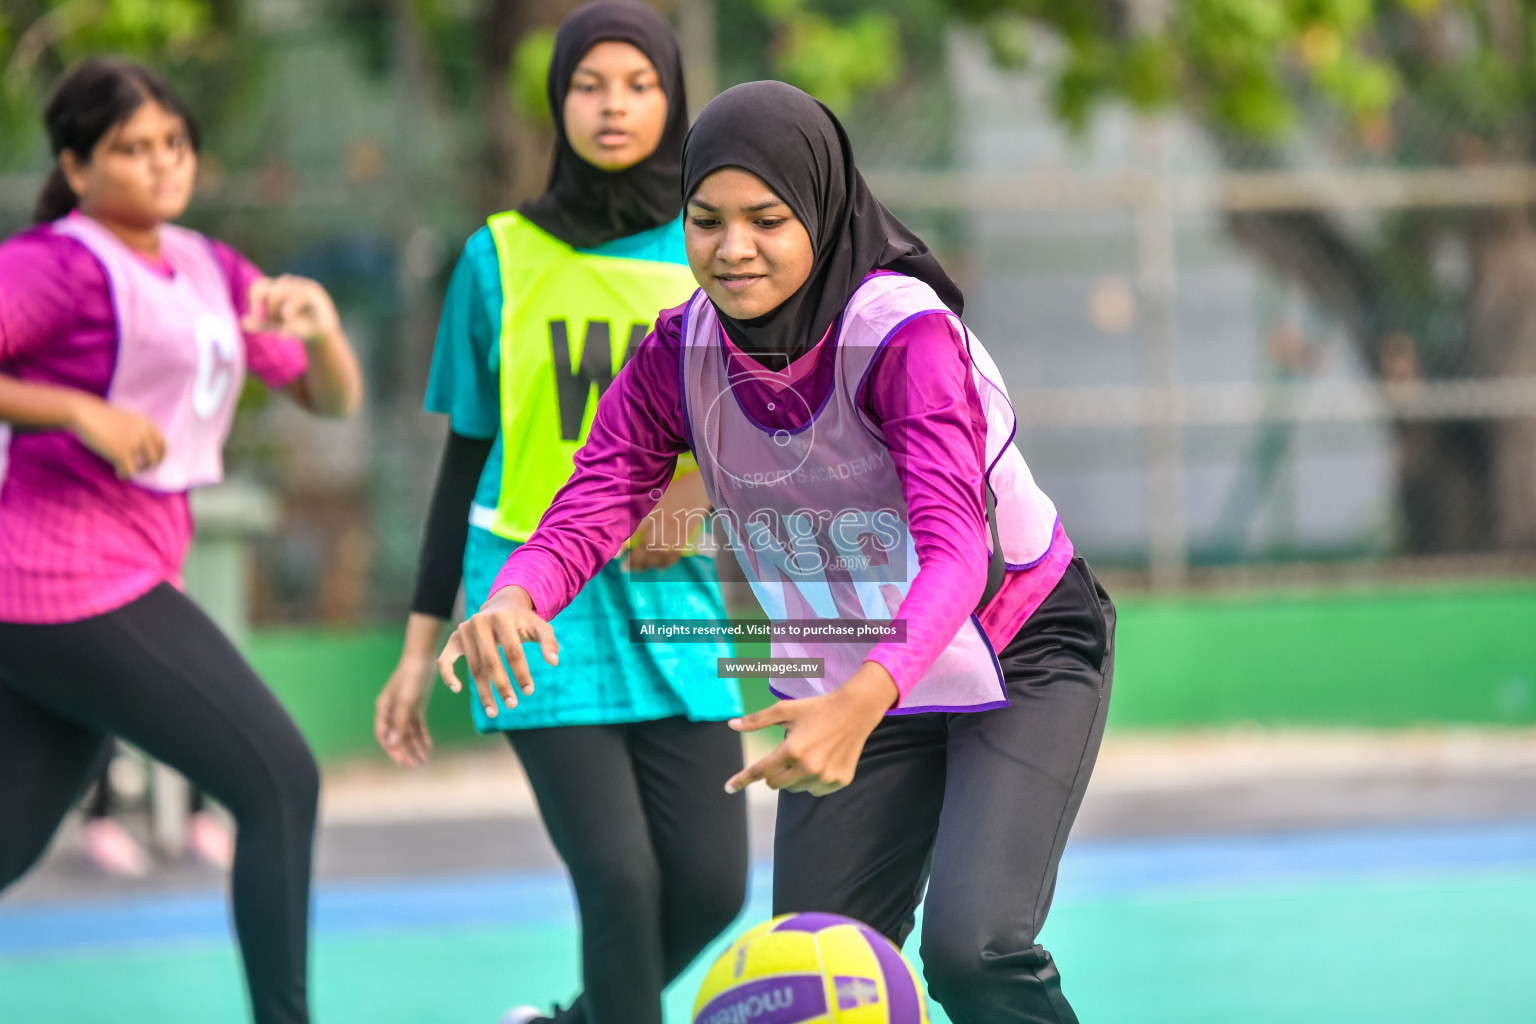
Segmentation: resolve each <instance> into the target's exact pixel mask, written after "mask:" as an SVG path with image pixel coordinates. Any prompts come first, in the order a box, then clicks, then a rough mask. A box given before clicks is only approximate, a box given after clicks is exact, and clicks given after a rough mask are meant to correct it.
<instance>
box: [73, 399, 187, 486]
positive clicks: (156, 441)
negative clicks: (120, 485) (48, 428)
mask: <svg viewBox="0 0 1536 1024" xmlns="http://www.w3.org/2000/svg"><path fill="white" fill-rule="evenodd" d="M70 429H71V430H72V431H73V432H74V434H75V436H76V437H78V438H79V439H80V441H81V443H82V444H84V445H85V446H86V447H87V448H89V449H90V450H91V451H93V452H95V453H96V454H97V455H100V456H101V457H102V458H103V459H106V460H107V461H108V462H109V463H111V464H112V469H113V470H114V471H116V473H117V478H118V479H119V480H127V479H128V478H129V477H131V476H133V475H134V474H136V473H142V472H144V471H145V470H147V469H153V468H154V467H155V466H158V465H159V464H160V460H161V459H163V458H165V437H164V435H162V434H161V433H160V428H159V427H157V426H155V423H154V421H153V420H151V419H150V418H149V417H147V416H144V415H142V414H140V413H136V412H133V411H132V410H129V409H119V408H118V407H117V406H114V405H108V404H107V403H106V402H104V401H102V400H101V399H99V398H97V397H96V396H94V395H81V396H80V398H79V400H78V401H77V402H76V404H75V408H74V411H73V415H72V416H71V417H70Z"/></svg>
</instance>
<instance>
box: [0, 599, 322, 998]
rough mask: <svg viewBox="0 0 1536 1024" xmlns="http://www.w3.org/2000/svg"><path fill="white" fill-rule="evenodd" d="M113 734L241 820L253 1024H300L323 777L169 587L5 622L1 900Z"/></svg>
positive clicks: (237, 880) (262, 690)
mask: <svg viewBox="0 0 1536 1024" xmlns="http://www.w3.org/2000/svg"><path fill="white" fill-rule="evenodd" d="M112 736H121V737H122V738H123V739H125V740H128V741H129V742H130V743H133V744H135V745H137V746H138V747H140V748H142V749H143V750H144V751H145V752H146V753H148V754H149V755H150V756H151V757H153V758H155V759H156V760H158V761H162V762H164V763H165V764H168V765H170V766H171V767H173V768H175V769H176V770H177V771H179V772H181V773H182V774H183V775H185V776H186V777H187V778H188V779H189V780H191V782H192V784H193V785H195V786H197V787H198V788H199V789H201V790H203V791H205V792H207V793H208V794H209V795H211V796H212V797H214V798H215V799H216V800H218V801H219V802H220V803H222V804H223V805H224V806H225V807H227V808H229V810H230V813H232V814H233V815H234V816H235V821H236V823H237V825H238V828H239V831H238V838H237V841H236V845H235V865H234V872H233V877H232V879H231V888H232V890H233V902H234V918H235V929H236V931H237V932H238V934H239V937H240V949H241V954H242V956H243V957H244V961H245V973H246V980H247V982H248V983H249V986H250V994H251V1005H252V1009H253V1011H254V1014H255V1019H256V1024H304V1022H306V1021H308V1020H309V1012H308V1010H307V1008H306V997H305V978H306V942H307V929H308V920H309V871H310V851H311V847H312V844H313V836H314V827H315V807H316V802H317V800H318V798H319V792H320V773H319V770H318V769H317V767H316V766H315V759H314V757H313V755H311V754H310V751H309V747H308V746H307V745H306V744H305V742H304V738H303V737H302V736H300V735H299V731H298V729H297V728H296V727H295V726H294V724H293V721H292V719H290V718H289V717H288V713H287V712H286V711H284V710H283V707H282V705H281V704H279V703H278V701H277V698H276V697H275V696H273V694H272V691H271V690H269V689H267V687H266V685H265V684H263V683H262V681H261V680H260V679H259V678H257V676H256V674H255V673H254V672H253V671H252V670H251V667H250V666H249V665H247V664H246V662H245V659H244V658H242V657H241V656H240V654H239V652H237V651H236V650H235V649H234V647H233V646H232V645H231V644H230V643H229V641H228V640H227V639H226V638H225V637H224V634H223V633H221V632H220V631H219V629H218V627H217V626H215V625H214V624H213V622H212V620H210V619H209V618H208V617H207V616H206V615H204V614H203V612H202V611H201V610H200V609H199V608H198V607H197V606H196V605H194V604H193V603H192V602H191V601H190V600H188V599H187V598H186V597H185V596H184V595H183V594H181V593H180V592H179V591H177V590H176V589H175V588H174V587H171V586H170V585H169V584H162V585H161V586H159V587H156V588H155V589H154V590H152V591H150V592H149V593H148V594H146V595H145V596H144V597H141V598H139V599H138V600H136V601H133V602H131V603H130V604H127V605H125V606H124V607H122V608H119V609H117V610H116V611H113V612H108V613H107V614H105V615H98V616H96V617H94V618H90V619H84V620H82V621H80V622H70V623H63V624H60V625H48V626H35V625H17V624H12V623H0V889H3V888H5V887H6V886H8V885H9V884H10V883H11V882H13V881H15V880H16V879H17V878H19V877H20V876H21V875H22V874H24V873H25V872H26V871H27V869H28V868H30V867H31V866H32V864H33V863H34V862H35V861H36V860H37V858H38V857H39V856H41V855H42V853H43V851H44V849H45V848H46V847H47V845H48V841H49V839H50V838H51V837H52V835H53V833H54V830H55V829H56V828H57V826H58V824H59V821H60V819H62V818H63V817H64V815H65V814H66V813H67V812H68V811H69V809H70V807H71V806H72V805H73V803H74V802H75V800H77V799H78V798H79V796H80V793H81V791H82V790H83V789H84V788H85V787H86V786H87V785H88V784H89V783H90V781H91V778H92V772H93V769H94V768H95V766H96V764H97V758H98V757H99V756H100V755H101V754H102V752H103V750H104V748H105V747H106V745H107V744H108V743H109V742H110V737H112Z"/></svg>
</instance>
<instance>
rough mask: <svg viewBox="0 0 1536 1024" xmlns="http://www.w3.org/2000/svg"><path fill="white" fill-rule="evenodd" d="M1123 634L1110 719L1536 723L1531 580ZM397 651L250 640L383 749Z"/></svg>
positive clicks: (463, 728) (1149, 604)
mask: <svg viewBox="0 0 1536 1024" xmlns="http://www.w3.org/2000/svg"><path fill="white" fill-rule="evenodd" d="M1118 634H1119V636H1118V648H1119V649H1118V652H1117V665H1116V671H1115V695H1114V701H1113V703H1112V705H1111V710H1110V725H1111V727H1112V728H1122V729H1125V728H1157V729H1162V728H1191V727H1205V726H1222V725H1232V724H1236V723H1242V722H1253V723H1257V724H1261V725H1288V726H1354V727H1392V726H1403V725H1413V724H1419V723H1462V724H1476V725H1498V724H1506V725H1532V724H1536V586H1533V585H1530V584H1477V585H1472V584H1468V585H1463V586H1435V587H1429V586H1419V587H1411V588H1408V587H1400V588H1394V589H1375V590H1359V591H1337V590H1335V591H1326V592H1318V593H1301V592H1285V593H1262V594H1245V595H1227V596H1221V597H1181V598H1172V599H1152V598H1146V597H1135V598H1127V599H1125V600H1122V601H1121V602H1120V625H1119V630H1118ZM399 651H400V635H399V633H398V631H396V630H393V629H388V630H364V631H355V632H346V633H336V632H325V631H318V630H267V631H259V632H258V633H257V634H256V635H255V636H254V637H253V638H252V641H251V644H250V653H251V660H252V661H253V662H254V663H255V664H256V667H257V669H258V670H259V671H260V672H261V673H262V675H263V676H264V677H265V678H266V679H267V681H268V682H270V683H271V684H272V687H273V689H275V690H276V691H277V692H278V694H279V695H280V696H281V697H282V699H283V701H284V702H285V703H286V704H287V705H288V707H289V709H290V710H291V711H292V712H293V715H294V717H295V718H296V719H297V720H298V722H299V725H300V727H301V728H302V729H303V730H304V733H305V735H306V736H308V737H309V740H310V743H312V744H313V745H314V747H315V750H316V752H317V753H318V754H319V755H320V756H321V757H322V758H327V759H333V758H337V757H344V756H349V755H356V754H368V753H375V754H376V753H377V748H376V747H375V746H374V742H373V701H374V698H375V697H376V696H377V694H378V691H379V688H380V687H381V686H383V684H384V680H385V679H386V678H387V677H388V675H389V671H390V669H391V668H393V667H394V663H395V659H396V657H397V656H398V655H399ZM743 653H747V652H743ZM743 682H744V685H745V686H746V687H747V690H748V694H747V698H748V699H747V702H748V705H749V706H751V707H761V706H762V705H763V704H765V703H766V702H767V700H768V699H769V698H768V693H767V689H766V686H765V685H764V684H763V683H762V681H761V680H744V681H743ZM467 702H468V696H467V695H466V694H462V693H461V694H453V693H450V692H448V690H447V689H446V688H445V687H443V686H441V685H438V686H437V688H436V693H435V695H434V696H433V699H432V705H431V711H430V714H429V717H428V721H429V724H430V726H431V728H432V732H433V736H434V737H435V738H436V740H437V742H438V743H439V744H452V743H463V742H470V741H473V740H474V739H475V733H474V730H473V729H472V728H471V726H470V724H469V707H468V703H467ZM481 742H493V741H488V740H481ZM378 756H380V757H382V756H383V755H382V754H378Z"/></svg>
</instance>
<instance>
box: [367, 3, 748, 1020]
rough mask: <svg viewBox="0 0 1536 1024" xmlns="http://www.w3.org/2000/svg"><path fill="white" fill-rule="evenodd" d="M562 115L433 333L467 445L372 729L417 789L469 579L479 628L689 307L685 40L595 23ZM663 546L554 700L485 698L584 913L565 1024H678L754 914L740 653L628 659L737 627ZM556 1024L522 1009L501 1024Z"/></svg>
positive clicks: (556, 94)
mask: <svg viewBox="0 0 1536 1024" xmlns="http://www.w3.org/2000/svg"><path fill="white" fill-rule="evenodd" d="M549 102H550V108H551V112H552V114H553V116H554V122H555V127H556V129H557V143H556V148H555V154H554V160H553V166H552V167H551V169H550V176H549V185H548V188H547V189H546V190H545V192H544V193H543V194H542V195H540V196H539V197H537V198H536V199H533V200H531V201H529V202H527V203H524V204H523V205H522V206H521V207H519V208H518V209H517V210H515V211H509V212H506V213H498V214H496V215H495V216H493V217H491V218H490V219H489V221H488V222H487V224H486V226H485V227H484V228H482V229H481V230H479V231H477V232H476V233H475V234H474V235H473V236H471V238H470V239H469V242H468V243H467V244H466V246H465V250H464V255H463V257H462V258H461V259H460V261H459V264H458V266H457V267H456V268H455V271H454V274H453V278H452V281H451V282H450V284H449V288H448V294H447V296H446V299H445V302H444V306H443V314H442V320H441V322H440V326H439V329H438V337H437V345H436V350H435V351H434V354H433V365H432V375H431V379H430V381H429V383H428V387H427V403H426V404H427V408H428V410H430V411H433V412H439V413H446V414H448V415H449V416H450V417H451V432H450V435H449V440H448V448H447V452H446V453H445V455H444V458H443V465H442V469H441V471H440V473H439V478H438V484H437V489H436V492H435V494H434V496H433V501H432V510H431V513H430V518H429V522H428V526H427V537H426V542H425V544H424V546H423V551H422V556H421V566H420V569H419V570H418V576H417V589H416V596H415V600H414V601H413V603H412V613H411V616H410V619H409V620H408V622H407V627H406V636H405V643H404V650H403V651H402V654H401V658H400V662H399V664H398V666H397V667H396V669H395V671H394V673H393V674H392V675H391V677H390V679H389V681H388V682H387V683H386V685H385V687H384V690H383V692H382V693H381V694H380V696H379V700H378V704H377V711H376V716H375V732H376V734H377V737H378V740H379V743H380V745H381V746H383V748H384V749H385V751H386V752H388V753H389V755H390V756H391V757H392V758H394V759H395V760H396V761H397V762H399V763H400V764H402V765H405V766H414V765H417V764H420V763H422V762H423V761H425V760H426V759H427V757H428V756H429V755H430V752H431V741H430V738H429V736H428V733H427V727H426V720H425V715H424V712H425V706H426V700H427V696H428V695H429V694H430V692H431V691H430V679H431V670H432V667H433V654H434V653H435V652H436V650H437V646H438V640H437V638H438V636H439V634H440V633H441V632H442V626H443V623H444V622H445V620H447V619H449V618H450V617H451V616H452V614H453V606H454V599H455V596H456V594H457V591H458V589H459V583H460V580H461V578H462V580H463V583H464V594H465V605H466V607H467V608H468V609H469V610H470V611H474V610H475V609H476V608H478V607H479V605H480V604H481V602H482V601H484V599H485V597H486V595H487V593H488V591H489V589H490V587H491V584H492V581H493V580H494V578H495V574H496V572H497V570H498V569H499V568H500V566H501V565H502V563H503V562H504V561H505V560H506V558H507V556H508V554H509V552H510V551H512V550H514V549H515V548H516V547H517V546H518V545H519V544H521V543H522V542H524V541H526V540H527V539H528V536H529V534H531V533H532V530H533V527H534V525H535V524H536V523H537V521H538V517H539V514H540V513H541V512H543V510H544V509H545V508H546V507H547V506H548V504H549V501H550V499H551V498H552V497H553V496H554V494H555V492H556V491H557V490H558V489H559V487H560V485H561V484H563V483H564V482H565V479H566V478H567V477H568V476H569V475H570V473H571V469H572V465H573V459H574V457H575V455H576V452H577V450H578V449H579V446H580V445H581V442H582V441H583V439H584V433H583V429H582V428H583V424H584V423H585V422H586V421H587V419H588V418H589V417H590V415H591V410H592V407H593V405H594V404H595V403H596V396H597V395H598V394H601V393H602V391H603V390H604V389H605V388H606V387H608V386H609V383H608V382H609V380H610V379H611V377H612V375H613V372H614V369H615V367H616V366H618V365H620V364H621V363H622V360H623V357H624V355H625V346H626V345H627V344H628V342H629V340H630V339H631V338H634V337H637V336H643V334H644V328H645V325H647V324H649V323H650V322H651V320H652V319H653V318H654V317H655V314H656V310H657V309H658V308H659V307H662V306H669V305H674V304H676V303H679V302H682V301H683V300H684V299H686V298H687V296H688V295H689V294H690V293H691V292H692V291H693V290H694V283H693V280H692V278H691V276H690V275H689V272H688V269H687V265H686V258H685V253H684V249H683V232H682V225H681V222H680V221H679V219H678V213H679V211H680V209H681V206H682V202H681V195H680V189H679V181H678V173H679V169H680V167H681V157H682V144H683V138H684V135H685V133H686V131H687V126H688V111H687V107H686V104H685V101H684V92H683V74H682V66H681V61H680V59H679V55H678V46H677V39H676V37H675V35H674V34H673V32H672V29H671V27H670V26H669V25H668V24H667V23H666V21H665V20H664V19H663V18H662V17H661V16H660V15H659V14H657V13H656V11H654V10H652V9H651V8H650V7H648V6H646V5H644V4H642V3H638V2H635V0H603V2H598V3H591V4H587V5H585V6H583V7H581V8H578V9H577V10H576V11H575V12H574V13H572V14H571V15H570V16H569V17H568V18H567V19H566V20H565V22H564V23H563V24H562V25H561V26H560V29H559V31H558V32H557V34H556V36H555V49H554V55H553V59H552V61H551V64H550V69H549ZM637 326H638V334H637V333H636V330H635V329H636V327H637ZM691 476H692V477H693V479H694V481H695V483H696V482H697V474H696V473H694V474H691ZM686 489H687V488H686V487H685V486H682V485H674V486H673V488H672V491H671V492H670V493H671V494H672V495H677V494H680V493H683V492H684V491H686ZM699 493H700V500H702V492H699ZM667 540H669V538H663V543H662V544H659V545H646V546H637V547H634V548H633V549H632V550H631V551H630V553H629V554H628V556H627V558H626V560H625V562H624V563H623V564H622V565H621V564H620V563H619V562H617V561H611V562H609V563H608V564H607V565H605V566H604V567H603V568H602V569H601V570H600V571H599V572H598V573H596V574H595V576H596V578H595V579H593V580H592V581H591V583H590V584H589V585H588V586H587V587H586V588H585V590H584V591H583V593H582V594H581V596H580V598H579V599H578V600H577V601H575V602H573V604H572V607H571V608H570V610H569V611H568V612H567V616H566V620H564V623H563V624H564V625H566V626H567V632H568V634H569V635H571V636H572V637H575V638H578V642H577V649H578V653H573V654H571V655H568V656H567V657H566V659H565V660H564V661H563V663H562V664H560V665H558V666H557V665H553V664H551V665H548V666H544V665H540V666H539V672H538V678H537V683H538V688H537V692H532V691H531V690H530V691H527V692H524V693H523V694H521V695H520V699H518V698H509V699H506V700H497V699H496V698H495V697H494V696H493V695H491V694H490V692H489V690H488V689H485V690H484V694H483V698H482V699H481V700H479V701H476V702H474V703H473V704H472V705H471V708H472V711H473V714H474V717H475V725H476V727H477V728H478V729H479V730H480V731H482V732H493V731H497V732H504V733H505V734H506V736H507V739H508V741H509V742H510V743H511V745H512V746H513V747H514V748H515V750H516V752H517V755H518V757H519V758H520V759H521V761H522V764H523V768H524V770H525V772H526V773H527V776H528V780H529V783H530V785H531V787H532V789H533V791H534V794H535V796H536V797H537V799H538V805H539V812H540V815H541V816H542V818H543V821H544V825H545V827H546V829H547V830H548V832H549V835H550V838H551V840H552V842H553V843H554V846H555V848H556V849H557V851H558V852H559V854H560V856H561V858H562V860H563V861H564V862H565V865H566V867H567V868H568V870H569V871H570V874H571V879H572V883H573V885H574V887H575V890H576V894H577V898H578V902H579V904H580V912H581V943H582V945H581V948H582V961H583V977H584V984H585V991H584V992H583V994H582V995H581V997H580V998H578V999H577V1000H576V1002H575V1003H574V1004H573V1005H572V1006H571V1007H570V1008H568V1009H566V1010H564V1011H559V1010H557V1011H555V1012H554V1014H553V1018H552V1019H553V1020H555V1021H558V1022H559V1024H577V1022H579V1024H661V1022H662V1011H661V993H662V989H663V988H664V987H665V985H666V984H667V983H668V982H669V981H671V980H672V979H673V978H674V977H675V976H676V975H677V974H678V973H679V972H681V971H682V970H683V969H684V968H686V967H687V966H688V964H689V962H690V961H691V960H692V959H693V958H694V957H695V956H696V955H697V954H698V952H699V950H701V949H702V948H703V947H704V946H705V945H706V944H708V943H709V942H710V940H712V939H713V938H714V937H715V935H716V934H718V933H719V932H720V931H721V930H722V929H723V928H725V927H726V925H728V924H729V923H730V921H731V920H732V918H734V917H735V916H736V914H737V913H738V912H739V910H740V908H741V905H742V903H743V901H744V899H745V892H746V874H747V850H746V815H745V808H744V807H742V806H741V804H740V802H739V801H735V800H732V799H730V797H728V796H727V795H726V794H724V793H722V792H721V791H720V788H719V785H718V783H717V782H715V781H714V779H715V778H716V777H723V776H724V775H728V774H730V773H731V772H734V771H736V770H738V769H739V768H740V767H741V763H742V754H741V741H740V737H739V736H737V735H736V734H735V733H734V732H732V731H731V729H730V728H729V726H728V725H727V724H726V722H727V720H728V719H730V718H732V717H734V716H736V715H739V714H740V713H741V702H740V694H739V691H738V690H737V688H736V687H735V685H734V684H732V683H728V682H725V681H721V680H718V679H716V678H715V677H714V670H715V659H716V657H717V656H722V655H727V654H729V653H730V652H729V648H728V647H727V646H726V645H724V644H723V643H722V644H709V643H705V644H670V643H665V642H659V643H654V644H641V643H631V642H630V637H629V623H630V620H631V619H632V618H642V619H643V618H654V619H688V618H718V617H721V616H723V615H724V614H725V610H724V607H723V605H722V603H721V600H720V594H719V588H718V585H717V582H716V579H715V576H714V566H713V562H712V560H710V559H708V558H707V557H700V556H694V555H687V554H682V556H681V557H680V554H681V553H680V552H679V551H678V550H677V547H679V546H680V545H669V544H668V543H666V541H667ZM511 653H513V652H509V654H511ZM475 673H476V680H475V681H476V683H480V684H483V683H485V680H486V676H485V674H484V672H483V671H482V667H480V666H477V668H476V669H475ZM514 704H516V705H517V706H516V707H514V706H513V705H514ZM498 705H501V706H500V707H498ZM513 976H515V971H514V975H513ZM525 998H526V997H525ZM547 1019H549V1018H546V1016H545V1011H541V1010H538V1009H535V1008H534V1007H531V1006H522V1007H519V1008H517V1009H515V1010H513V1011H510V1012H509V1013H508V1014H507V1016H506V1018H505V1024H528V1022H533V1021H546V1020H547Z"/></svg>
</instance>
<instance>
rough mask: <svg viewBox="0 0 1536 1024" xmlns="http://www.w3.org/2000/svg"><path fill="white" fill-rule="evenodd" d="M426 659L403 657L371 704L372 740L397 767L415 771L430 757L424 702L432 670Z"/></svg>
mask: <svg viewBox="0 0 1536 1024" xmlns="http://www.w3.org/2000/svg"><path fill="white" fill-rule="evenodd" d="M434 667H435V663H434V662H433V661H432V656H431V655H430V654H429V655H427V656H426V657H412V656H410V655H402V656H401V658H400V663H399V664H398V665H396V666H395V670H394V671H393V672H391V673H390V674H389V681H388V682H386V683H385V684H384V689H383V690H381V691H379V699H378V700H376V701H374V704H373V736H374V738H375V739H376V740H378V741H379V746H381V747H383V748H384V753H386V754H388V755H389V756H390V759H391V760H393V761H394V762H395V763H396V764H398V765H400V766H401V767H404V768H417V767H420V766H421V765H424V764H426V763H427V758H429V757H431V756H432V733H431V732H430V731H428V729H427V701H429V700H430V699H431V697H432V669H433V668H434Z"/></svg>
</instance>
